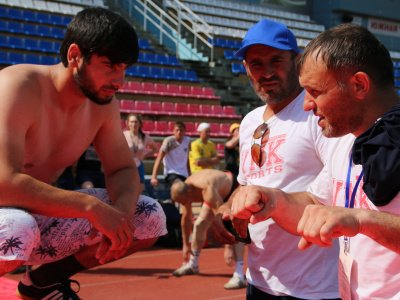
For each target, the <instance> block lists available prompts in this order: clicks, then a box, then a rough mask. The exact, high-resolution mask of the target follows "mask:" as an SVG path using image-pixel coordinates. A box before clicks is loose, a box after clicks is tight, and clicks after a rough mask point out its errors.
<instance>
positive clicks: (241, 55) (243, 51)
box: [233, 45, 253, 59]
mask: <svg viewBox="0 0 400 300" xmlns="http://www.w3.org/2000/svg"><path fill="white" fill-rule="evenodd" d="M250 46H253V45H247V46H244V47H242V48H240V49H239V50H238V51H236V52H235V53H234V54H233V55H234V56H235V57H236V58H239V59H244V56H245V54H246V51H247V49H248V48H249V47H250Z"/></svg>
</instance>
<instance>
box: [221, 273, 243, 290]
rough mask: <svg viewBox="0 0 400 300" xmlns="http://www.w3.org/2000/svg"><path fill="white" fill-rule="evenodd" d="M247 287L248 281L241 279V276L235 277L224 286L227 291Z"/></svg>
mask: <svg viewBox="0 0 400 300" xmlns="http://www.w3.org/2000/svg"><path fill="white" fill-rule="evenodd" d="M245 287H246V280H245V279H240V277H239V276H236V275H233V276H232V278H231V279H229V281H228V282H227V283H226V284H225V285H224V288H225V289H226V290H235V289H242V288H245Z"/></svg>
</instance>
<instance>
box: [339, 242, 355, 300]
mask: <svg viewBox="0 0 400 300" xmlns="http://www.w3.org/2000/svg"><path fill="white" fill-rule="evenodd" d="M353 261H354V259H353V257H352V256H351V255H350V253H348V252H347V253H346V252H345V251H344V249H340V255H339V264H338V265H339V272H338V273H339V293H340V297H341V298H342V299H343V300H351V283H350V279H351V268H352V267H353Z"/></svg>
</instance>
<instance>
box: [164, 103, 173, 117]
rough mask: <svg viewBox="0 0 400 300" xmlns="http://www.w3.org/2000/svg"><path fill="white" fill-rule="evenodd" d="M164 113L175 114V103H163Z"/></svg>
mask: <svg viewBox="0 0 400 300" xmlns="http://www.w3.org/2000/svg"><path fill="white" fill-rule="evenodd" d="M161 107H162V111H163V112H164V113H165V114H168V115H172V114H174V113H175V103H172V102H162V103H161Z"/></svg>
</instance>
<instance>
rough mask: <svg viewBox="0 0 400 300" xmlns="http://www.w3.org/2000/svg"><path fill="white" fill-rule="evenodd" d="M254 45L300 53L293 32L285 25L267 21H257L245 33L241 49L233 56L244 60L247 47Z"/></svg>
mask: <svg viewBox="0 0 400 300" xmlns="http://www.w3.org/2000/svg"><path fill="white" fill-rule="evenodd" d="M254 45H264V46H269V47H272V48H276V49H279V50H292V51H294V52H296V53H300V49H299V48H298V47H297V41H296V38H295V36H294V34H293V32H291V31H290V30H289V29H288V28H287V27H286V25H284V24H282V23H278V22H274V21H270V20H267V19H263V20H261V21H259V22H258V23H256V24H255V25H253V26H252V27H251V28H250V29H249V30H248V31H247V33H246V35H245V36H244V38H243V41H242V47H241V48H240V49H239V50H238V51H236V52H235V56H236V57H237V58H240V59H244V57H245V56H246V52H247V50H248V49H249V47H251V46H254Z"/></svg>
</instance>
